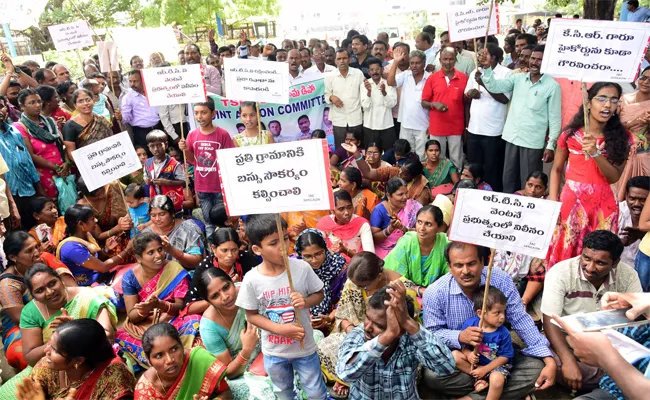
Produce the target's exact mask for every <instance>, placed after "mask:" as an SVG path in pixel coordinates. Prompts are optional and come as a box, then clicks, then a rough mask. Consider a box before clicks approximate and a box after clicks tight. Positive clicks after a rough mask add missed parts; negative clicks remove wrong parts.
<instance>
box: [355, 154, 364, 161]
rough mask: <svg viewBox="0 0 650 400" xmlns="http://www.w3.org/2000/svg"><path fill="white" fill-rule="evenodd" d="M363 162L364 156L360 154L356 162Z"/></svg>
mask: <svg viewBox="0 0 650 400" xmlns="http://www.w3.org/2000/svg"><path fill="white" fill-rule="evenodd" d="M361 160H363V154H359V157H358V158H355V159H354V161H361Z"/></svg>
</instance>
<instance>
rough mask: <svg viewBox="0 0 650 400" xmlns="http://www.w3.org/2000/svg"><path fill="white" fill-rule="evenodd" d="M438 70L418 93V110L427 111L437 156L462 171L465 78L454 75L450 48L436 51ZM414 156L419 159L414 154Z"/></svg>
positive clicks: (453, 61) (454, 54) (453, 63)
mask: <svg viewBox="0 0 650 400" xmlns="http://www.w3.org/2000/svg"><path fill="white" fill-rule="evenodd" d="M440 65H441V66H442V69H440V70H439V71H438V72H435V73H433V74H432V75H431V76H429V78H427V82H426V84H425V85H424V90H423V91H422V107H423V108H425V109H427V110H429V135H431V137H432V139H435V140H437V141H438V142H440V155H441V157H444V156H445V154H447V146H449V158H450V159H451V162H453V163H454V165H455V166H456V169H458V170H459V171H461V170H462V169H463V142H462V135H463V131H464V130H465V99H464V96H463V92H464V90H465V87H466V86H467V75H465V74H464V73H462V72H460V71H458V70H457V69H456V68H455V66H456V52H455V51H454V49H453V48H452V47H445V48H444V49H442V50H441V51H440ZM418 155H420V154H419V153H418Z"/></svg>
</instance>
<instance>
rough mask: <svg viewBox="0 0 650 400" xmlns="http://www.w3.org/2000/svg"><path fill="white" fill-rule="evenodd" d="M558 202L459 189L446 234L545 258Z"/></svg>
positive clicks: (455, 238)
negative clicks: (449, 229) (449, 226)
mask: <svg viewBox="0 0 650 400" xmlns="http://www.w3.org/2000/svg"><path fill="white" fill-rule="evenodd" d="M561 205H562V204H561V203H559V202H557V201H550V200H542V199H536V198H533V197H525V196H519V195H514V194H505V193H498V192H486V191H483V190H474V189H459V190H458V192H457V193H456V205H455V207H454V216H453V219H452V222H451V231H450V235H449V237H450V239H451V240H456V241H460V242H466V243H473V244H477V245H481V246H486V247H490V248H494V249H500V250H507V251H512V252H515V253H521V254H526V255H529V256H532V257H538V258H546V253H547V252H548V246H549V244H550V243H551V238H552V236H553V231H554V230H555V224H556V222H557V217H558V214H559V212H560V206H561Z"/></svg>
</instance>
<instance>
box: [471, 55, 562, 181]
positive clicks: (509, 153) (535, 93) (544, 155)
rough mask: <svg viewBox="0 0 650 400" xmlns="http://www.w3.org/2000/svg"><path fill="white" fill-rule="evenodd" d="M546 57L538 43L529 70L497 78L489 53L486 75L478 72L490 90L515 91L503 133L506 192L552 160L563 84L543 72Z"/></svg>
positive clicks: (558, 132)
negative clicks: (491, 65)
mask: <svg viewBox="0 0 650 400" xmlns="http://www.w3.org/2000/svg"><path fill="white" fill-rule="evenodd" d="M543 57H544V46H537V47H535V48H534V49H533V52H532V54H531V56H530V60H529V62H528V64H529V65H528V73H525V74H523V73H522V74H512V75H510V76H508V77H507V78H504V79H496V78H495V77H494V72H493V71H492V68H490V63H491V56H490V55H489V54H487V55H486V56H485V57H484V58H483V60H485V63H484V65H481V66H482V67H483V69H484V72H483V74H481V72H480V71H477V73H476V80H477V82H479V83H480V82H481V81H482V83H483V85H484V86H485V88H486V89H487V90H489V91H490V92H493V93H507V92H512V101H511V102H510V111H509V112H508V117H507V119H506V124H505V126H504V128H503V134H502V136H501V137H502V138H503V140H505V142H506V152H505V157H504V158H505V159H504V167H503V191H504V192H506V193H514V192H515V191H517V190H519V189H521V188H522V187H523V185H524V183H525V180H526V178H527V177H528V175H529V174H530V173H531V172H534V171H541V170H542V167H543V162H552V161H553V157H554V152H555V145H556V142H557V138H558V136H560V129H561V93H560V85H559V84H558V83H557V82H556V81H555V79H553V78H552V77H550V76H548V75H542V74H541V71H540V69H541V67H542V58H543ZM547 132H548V142H546V133H547ZM545 142H546V143H545Z"/></svg>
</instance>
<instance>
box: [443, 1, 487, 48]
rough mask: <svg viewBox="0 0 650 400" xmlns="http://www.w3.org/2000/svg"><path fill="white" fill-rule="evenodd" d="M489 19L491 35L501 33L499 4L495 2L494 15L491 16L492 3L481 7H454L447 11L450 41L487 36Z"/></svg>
mask: <svg viewBox="0 0 650 400" xmlns="http://www.w3.org/2000/svg"><path fill="white" fill-rule="evenodd" d="M488 21H490V31H489V32H488V34H489V35H496V34H498V33H499V5H498V3H495V4H494V10H493V12H492V17H490V4H489V3H488V4H486V5H484V6H481V7H475V8H466V7H454V8H452V9H451V10H450V11H448V12H447V27H448V30H449V41H450V42H459V41H461V40H468V39H474V38H479V37H482V36H485V30H486V29H487V24H488Z"/></svg>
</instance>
